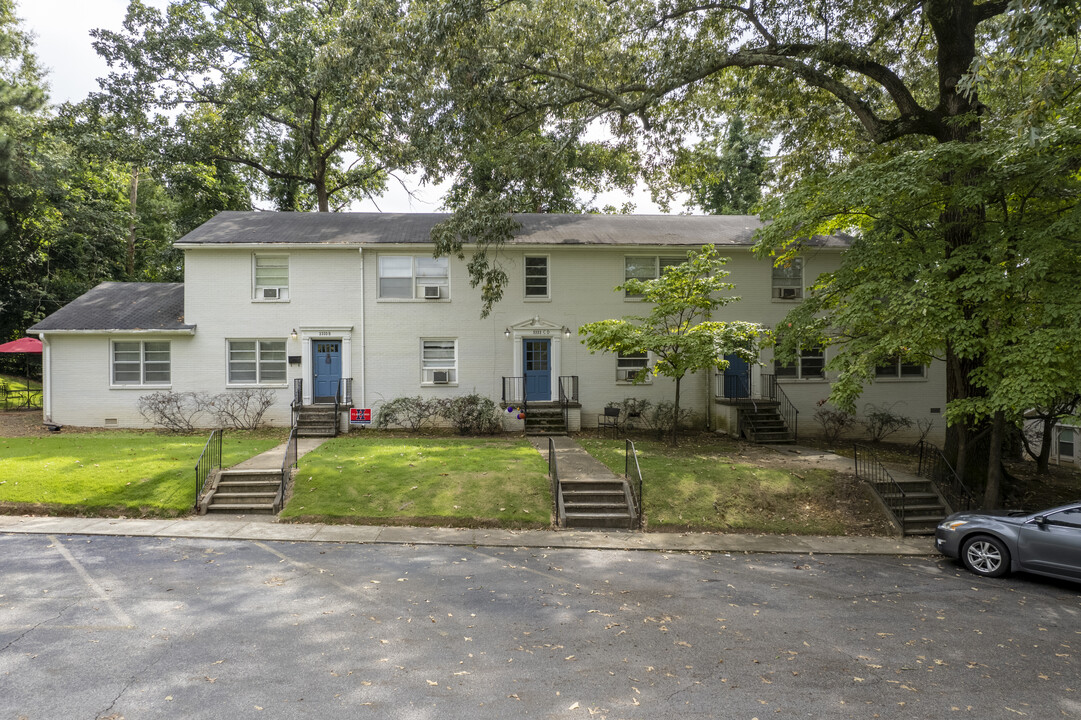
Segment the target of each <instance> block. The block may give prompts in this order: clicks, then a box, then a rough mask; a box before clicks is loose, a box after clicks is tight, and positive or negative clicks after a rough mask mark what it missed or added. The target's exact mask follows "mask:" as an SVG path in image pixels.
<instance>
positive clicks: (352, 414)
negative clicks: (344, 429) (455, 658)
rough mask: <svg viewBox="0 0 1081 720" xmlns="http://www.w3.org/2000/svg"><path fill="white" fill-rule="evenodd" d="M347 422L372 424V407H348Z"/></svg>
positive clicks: (351, 423)
mask: <svg viewBox="0 0 1081 720" xmlns="http://www.w3.org/2000/svg"><path fill="white" fill-rule="evenodd" d="M349 424H350V425H371V424H372V409H371V408H349Z"/></svg>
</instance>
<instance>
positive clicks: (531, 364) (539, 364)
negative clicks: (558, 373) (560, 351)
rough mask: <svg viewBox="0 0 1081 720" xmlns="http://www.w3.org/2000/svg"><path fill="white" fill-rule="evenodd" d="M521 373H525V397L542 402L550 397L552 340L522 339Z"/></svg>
mask: <svg viewBox="0 0 1081 720" xmlns="http://www.w3.org/2000/svg"><path fill="white" fill-rule="evenodd" d="M522 342H523V345H522V365H523V367H522V374H524V375H525V394H526V399H527V400H529V401H531V402H543V401H546V400H551V399H552V341H551V340H528V339H527V340H523V341H522Z"/></svg>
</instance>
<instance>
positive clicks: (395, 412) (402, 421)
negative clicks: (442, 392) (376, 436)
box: [376, 395, 440, 432]
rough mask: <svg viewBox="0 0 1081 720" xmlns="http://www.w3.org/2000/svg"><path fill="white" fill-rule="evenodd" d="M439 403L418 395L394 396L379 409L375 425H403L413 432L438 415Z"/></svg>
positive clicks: (381, 426)
mask: <svg viewBox="0 0 1081 720" xmlns="http://www.w3.org/2000/svg"><path fill="white" fill-rule="evenodd" d="M439 410H440V404H439V400H437V399H435V398H424V397H421V396H420V395H414V396H412V397H400V398H394V399H393V400H391V401H390V402H388V403H384V404H383V407H381V408H380V409H379V418H378V420H376V427H380V428H391V427H404V428H406V429H408V430H411V431H413V432H417V431H418V430H421V429H423V428H424V427H425V426H427V425H428V424H430V423H431V421H432V420H433V419H434V418H436V417H437V416H438V415H439Z"/></svg>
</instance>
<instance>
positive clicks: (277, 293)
mask: <svg viewBox="0 0 1081 720" xmlns="http://www.w3.org/2000/svg"><path fill="white" fill-rule="evenodd" d="M279 297H281V288H263V299H264V300H277V299H278V298H279Z"/></svg>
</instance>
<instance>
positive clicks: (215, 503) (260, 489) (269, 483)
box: [199, 470, 283, 515]
mask: <svg viewBox="0 0 1081 720" xmlns="http://www.w3.org/2000/svg"><path fill="white" fill-rule="evenodd" d="M280 491H281V472H280V471H274V470H222V471H221V473H219V475H218V478H217V481H216V482H215V483H214V486H213V488H212V489H211V490H210V492H209V493H207V495H206V497H204V498H203V501H202V502H200V503H199V513H200V514H201V515H205V514H207V513H233V514H242V513H243V514H256V515H275V514H277V513H278V511H279V510H281V507H282V502H283V499H282V497H281V494H280Z"/></svg>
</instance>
